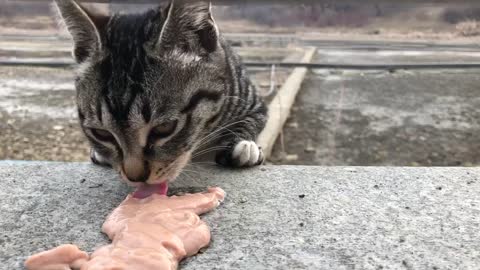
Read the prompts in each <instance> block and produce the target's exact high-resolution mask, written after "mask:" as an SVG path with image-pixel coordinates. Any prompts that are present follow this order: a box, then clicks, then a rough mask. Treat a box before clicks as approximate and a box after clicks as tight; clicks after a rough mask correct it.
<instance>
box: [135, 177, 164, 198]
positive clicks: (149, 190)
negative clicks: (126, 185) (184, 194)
mask: <svg viewBox="0 0 480 270" xmlns="http://www.w3.org/2000/svg"><path fill="white" fill-rule="evenodd" d="M167 191H168V181H165V182H162V183H160V184H154V185H149V184H143V185H141V186H138V187H137V189H136V190H135V191H134V192H133V194H132V196H133V197H134V198H137V199H143V198H147V197H149V196H150V195H152V194H154V193H156V194H160V195H167Z"/></svg>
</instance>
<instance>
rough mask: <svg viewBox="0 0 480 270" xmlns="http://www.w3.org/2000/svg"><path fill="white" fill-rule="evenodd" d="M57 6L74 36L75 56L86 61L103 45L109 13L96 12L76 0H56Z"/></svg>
mask: <svg viewBox="0 0 480 270" xmlns="http://www.w3.org/2000/svg"><path fill="white" fill-rule="evenodd" d="M55 7H56V8H57V10H58V13H59V15H60V17H61V21H63V22H64V23H65V25H66V27H67V29H68V32H70V34H71V35H72V38H73V43H74V46H73V57H74V58H75V61H76V62H77V63H82V62H84V61H85V60H86V59H87V58H88V57H89V56H91V55H92V54H93V53H94V52H96V51H98V50H100V49H101V47H102V44H101V43H102V39H101V35H100V33H101V31H102V30H103V28H104V27H105V26H106V24H107V22H108V20H109V16H108V14H94V13H93V12H90V11H88V10H87V9H85V8H84V7H82V6H81V5H80V4H79V3H77V2H76V1H75V0H55Z"/></svg>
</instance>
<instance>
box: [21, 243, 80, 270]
mask: <svg viewBox="0 0 480 270" xmlns="http://www.w3.org/2000/svg"><path fill="white" fill-rule="evenodd" d="M87 260H88V254H87V253H86V252H83V251H81V250H80V249H78V247H77V246H74V245H61V246H58V247H56V248H53V249H50V250H47V251H43V252H40V253H37V254H35V255H33V256H31V257H29V258H28V259H27V261H26V262H25V267H26V268H27V269H35V270H70V269H80V267H81V266H82V265H83V264H84V263H85V262H86V261H87Z"/></svg>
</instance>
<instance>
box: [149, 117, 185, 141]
mask: <svg viewBox="0 0 480 270" xmlns="http://www.w3.org/2000/svg"><path fill="white" fill-rule="evenodd" d="M177 122H178V121H177V120H173V121H168V122H165V123H162V124H160V125H158V126H156V127H154V128H152V130H150V137H151V139H153V140H156V139H161V138H166V137H168V136H170V135H172V133H173V132H174V131H175V129H176V128H177Z"/></svg>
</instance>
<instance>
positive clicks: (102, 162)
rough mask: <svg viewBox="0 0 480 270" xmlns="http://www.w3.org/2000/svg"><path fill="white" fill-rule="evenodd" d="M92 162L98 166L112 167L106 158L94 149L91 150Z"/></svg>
mask: <svg viewBox="0 0 480 270" xmlns="http://www.w3.org/2000/svg"><path fill="white" fill-rule="evenodd" d="M90 160H91V161H92V163H93V164H96V165H99V166H105V167H112V165H111V164H110V162H109V161H108V160H107V159H106V158H104V157H102V156H101V155H100V154H99V153H98V152H97V151H95V150H94V149H93V148H90Z"/></svg>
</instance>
